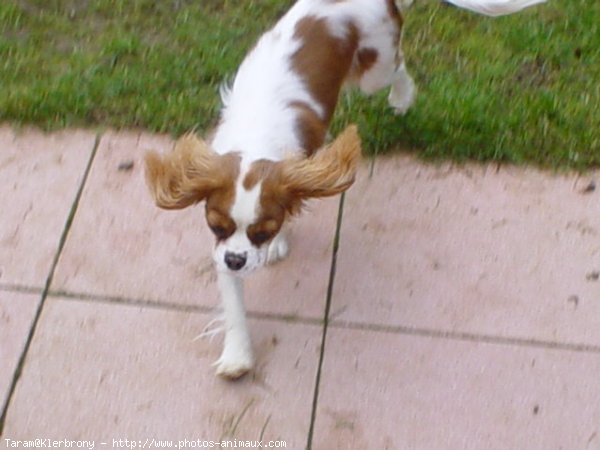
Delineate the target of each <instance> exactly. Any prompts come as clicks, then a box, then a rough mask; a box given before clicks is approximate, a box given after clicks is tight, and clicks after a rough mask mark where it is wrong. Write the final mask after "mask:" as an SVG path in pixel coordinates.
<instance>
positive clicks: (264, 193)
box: [146, 126, 361, 274]
mask: <svg viewBox="0 0 600 450" xmlns="http://www.w3.org/2000/svg"><path fill="white" fill-rule="evenodd" d="M360 153H361V150H360V138H359V136H358V132H357V129H356V127H355V126H349V127H348V128H346V130H345V131H344V132H342V133H341V134H340V135H339V136H338V138H337V139H336V140H335V141H334V142H333V143H331V144H330V145H328V146H326V147H324V148H322V149H321V150H319V151H317V152H316V153H315V154H314V155H313V156H311V157H309V158H297V157H294V158H289V159H284V160H282V161H269V160H258V161H245V160H244V159H243V158H242V156H241V155H240V154H238V153H227V154H224V155H220V154H217V153H216V152H214V151H213V150H211V148H210V147H209V145H208V144H207V143H205V142H204V141H202V140H201V139H200V138H198V137H196V136H195V135H193V134H188V135H186V136H184V137H182V138H180V139H179V140H178V141H177V142H176V144H175V147H174V149H173V151H172V152H171V153H170V154H168V155H166V156H163V157H161V156H159V155H158V154H156V153H154V152H150V153H148V154H147V155H146V180H147V182H148V185H149V187H150V191H151V193H152V195H153V197H154V200H155V202H156V204H157V205H158V206H159V207H161V208H164V209H182V208H186V207H188V206H190V205H194V204H196V203H198V202H201V201H204V202H205V208H206V221H207V223H208V226H209V227H210V229H211V230H212V232H213V234H214V235H215V237H216V245H215V249H214V253H213V257H214V260H215V263H216V265H217V269H218V270H224V271H233V272H236V273H239V274H246V273H250V272H252V271H253V270H255V269H257V268H259V267H261V266H263V265H264V264H265V262H266V259H267V248H268V244H269V243H270V242H271V241H272V240H273V238H274V237H275V236H276V235H277V234H278V233H279V232H280V230H281V227H282V225H283V223H284V221H285V220H286V219H287V218H288V217H290V216H291V215H293V214H296V213H298V212H299V211H300V209H301V206H302V203H303V202H304V201H305V200H307V199H309V198H318V197H327V196H332V195H335V194H338V193H340V192H342V191H345V190H346V189H348V188H349V187H350V185H351V184H352V183H353V181H354V176H355V173H356V169H357V163H358V161H359V158H360Z"/></svg>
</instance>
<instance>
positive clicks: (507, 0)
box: [444, 0, 546, 16]
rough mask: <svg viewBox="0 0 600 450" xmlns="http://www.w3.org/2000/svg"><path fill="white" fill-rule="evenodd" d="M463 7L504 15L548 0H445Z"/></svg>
mask: <svg viewBox="0 0 600 450" xmlns="http://www.w3.org/2000/svg"><path fill="white" fill-rule="evenodd" d="M444 1H446V2H448V3H452V4H454V5H456V6H460V7H461V8H465V9H470V10H471V11H475V12H478V13H480V14H485V15H486V16H503V15H505V14H512V13H515V12H517V11H520V10H522V9H523V8H527V7H528V6H532V5H537V4H538V3H544V2H545V1H546V0H444Z"/></svg>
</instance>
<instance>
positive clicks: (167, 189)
mask: <svg viewBox="0 0 600 450" xmlns="http://www.w3.org/2000/svg"><path fill="white" fill-rule="evenodd" d="M145 163H146V171H145V175H146V182H147V184H148V187H149V188H150V192H151V194H152V196H153V197H154V201H155V202H156V205H157V206H158V207H160V208H164V209H182V208H186V207H188V206H190V205H192V204H195V203H198V202H200V201H202V200H205V199H206V198H207V197H209V196H210V197H213V196H214V197H215V198H219V199H220V200H219V203H223V204H227V203H228V202H233V196H234V195H235V191H234V189H235V186H234V182H235V179H236V178H237V176H238V173H239V166H240V157H239V155H237V154H231V153H229V154H226V155H218V154H217V153H215V152H213V151H212V150H211V149H210V148H209V147H208V145H207V144H206V143H205V142H204V141H203V140H201V139H199V138H198V137H196V136H195V135H193V134H187V135H185V136H183V137H181V138H180V139H178V140H177V142H176V143H175V147H174V148H173V151H172V152H171V153H169V154H167V155H164V156H160V155H158V154H157V153H156V152H149V153H147V154H146V157H145Z"/></svg>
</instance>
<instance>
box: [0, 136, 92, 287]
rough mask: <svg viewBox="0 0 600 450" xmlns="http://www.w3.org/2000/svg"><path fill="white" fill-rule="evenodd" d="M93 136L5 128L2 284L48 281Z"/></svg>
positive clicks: (0, 192)
mask: <svg viewBox="0 0 600 450" xmlns="http://www.w3.org/2000/svg"><path fill="white" fill-rule="evenodd" d="M94 139H95V136H94V134H93V133H90V132H87V131H68V132H66V131H65V132H59V133H52V134H46V133H42V132H40V131H37V130H33V129H29V128H26V129H23V130H20V131H15V130H14V129H12V128H10V127H8V126H2V127H0V180H2V181H1V182H2V189H0V203H1V204H2V205H6V206H5V207H4V208H2V219H1V220H0V284H3V285H22V286H29V287H43V286H44V284H45V282H46V279H47V277H48V274H49V272H50V268H51V265H52V261H53V259H54V257H55V254H56V251H57V249H58V245H59V241H60V237H61V234H62V232H63V229H64V227H65V223H66V221H67V218H68V216H69V212H70V210H71V206H72V204H73V201H74V200H75V197H76V194H77V190H78V189H79V186H80V184H81V181H82V179H83V176H84V172H85V169H86V166H87V163H88V161H89V158H90V154H91V152H92V149H93V147H94Z"/></svg>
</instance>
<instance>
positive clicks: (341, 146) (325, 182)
mask: <svg viewBox="0 0 600 450" xmlns="http://www.w3.org/2000/svg"><path fill="white" fill-rule="evenodd" d="M360 156H361V144H360V137H359V136H358V130H357V128H356V126H354V125H352V126H349V127H347V128H346V129H345V130H344V131H343V132H342V133H341V134H340V135H339V136H338V138H337V139H336V140H335V141H334V142H333V143H332V144H330V145H328V146H326V147H325V148H323V149H321V150H319V151H318V152H316V153H315V154H314V155H313V156H311V157H308V158H306V157H301V158H290V159H286V160H283V161H269V160H259V161H255V162H253V163H252V165H251V166H250V168H249V170H248V172H247V173H246V175H245V176H244V180H243V186H244V188H245V189H252V188H254V187H255V186H256V185H257V184H258V183H262V185H261V193H260V200H259V202H260V209H259V217H258V219H257V220H256V222H255V223H254V224H252V225H251V226H249V227H248V231H247V233H248V238H249V239H250V241H251V242H252V243H254V244H255V245H258V246H259V245H262V243H264V242H266V241H268V240H270V239H271V238H272V237H273V236H275V234H277V232H278V231H279V230H280V228H281V226H282V225H283V222H284V221H285V219H286V217H287V216H289V215H294V214H297V213H298V212H300V210H301V208H302V203H303V202H304V200H306V199H308V198H312V197H328V196H331V195H335V194H338V193H340V192H342V191H345V190H346V189H348V188H349V187H350V186H351V185H352V183H353V182H354V177H355V174H356V169H357V166H358V161H359V160H360Z"/></svg>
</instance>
